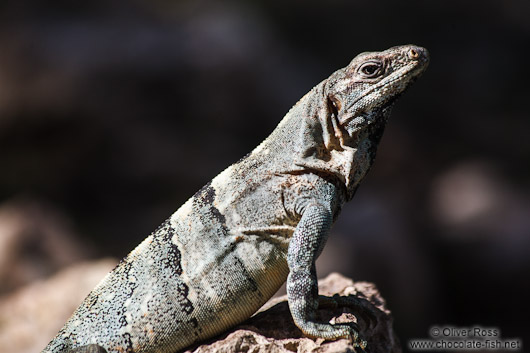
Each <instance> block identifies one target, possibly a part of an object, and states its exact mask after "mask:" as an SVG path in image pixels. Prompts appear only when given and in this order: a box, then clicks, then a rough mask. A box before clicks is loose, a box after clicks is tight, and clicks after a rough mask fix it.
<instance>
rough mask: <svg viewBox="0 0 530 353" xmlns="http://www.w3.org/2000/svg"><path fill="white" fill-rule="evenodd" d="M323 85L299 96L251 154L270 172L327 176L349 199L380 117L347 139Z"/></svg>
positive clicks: (370, 153)
mask: <svg viewBox="0 0 530 353" xmlns="http://www.w3.org/2000/svg"><path fill="white" fill-rule="evenodd" d="M325 85H326V81H323V82H321V83H320V84H318V85H317V86H315V87H314V88H313V89H312V90H311V91H310V92H309V93H307V94H306V95H305V96H304V97H302V99H300V101H299V102H298V103H297V104H296V105H295V106H293V108H291V110H290V111H289V112H288V113H287V115H286V116H285V117H284V118H283V119H282V121H281V122H280V124H279V125H278V126H277V128H276V129H275V130H274V131H273V132H272V133H271V135H269V137H268V138H267V139H265V141H263V142H262V143H261V144H260V145H259V146H258V147H257V148H256V149H254V151H252V153H251V154H252V155H254V156H255V158H254V159H255V160H262V161H270V170H274V172H275V173H279V174H282V173H301V172H310V173H318V174H324V175H329V176H330V177H331V178H333V179H334V180H337V181H338V182H340V183H342V184H343V186H344V187H345V188H346V190H347V197H348V199H350V198H351V197H353V194H354V193H355V190H356V189H357V186H358V185H359V183H360V182H361V181H362V179H363V178H364V176H365V175H366V173H367V172H368V170H369V168H370V166H371V165H372V162H373V160H374V157H375V150H376V147H377V143H378V141H379V138H380V136H381V134H382V130H383V129H384V125H385V122H386V119H378V118H375V119H373V118H372V119H371V120H373V121H375V122H376V123H374V124H372V125H371V126H369V127H368V128H366V129H363V130H361V131H355V134H354V135H355V136H353V137H352V136H351V132H348V131H347V129H346V128H344V127H341V126H339V124H338V121H337V118H336V116H335V115H334V112H333V110H332V109H331V107H330V104H329V102H328V98H327V95H326V93H325ZM388 112H389V110H388ZM388 112H385V115H386V116H387V115H388ZM346 136H347V137H346ZM267 164H269V163H267Z"/></svg>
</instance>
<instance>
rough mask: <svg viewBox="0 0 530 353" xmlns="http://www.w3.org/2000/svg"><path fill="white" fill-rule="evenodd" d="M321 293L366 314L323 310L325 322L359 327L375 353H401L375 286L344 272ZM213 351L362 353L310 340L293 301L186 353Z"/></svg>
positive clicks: (283, 300)
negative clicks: (355, 303)
mask: <svg viewBox="0 0 530 353" xmlns="http://www.w3.org/2000/svg"><path fill="white" fill-rule="evenodd" d="M319 293H320V294H321V295H325V296H333V295H335V294H339V295H341V296H354V297H356V298H358V299H360V302H361V306H362V308H361V310H354V311H351V310H350V309H349V308H341V307H338V308H334V309H323V310H319V313H320V314H321V319H323V320H330V321H331V322H332V323H333V322H336V323H339V322H340V323H353V324H354V325H357V326H358V328H359V330H360V334H361V337H363V338H364V339H366V340H367V342H368V348H367V350H368V351H369V352H371V353H380V352H385V353H399V352H401V347H400V344H399V340H398V339H397V337H396V336H395V334H394V331H393V328H392V321H393V319H392V316H391V315H390V311H389V310H388V309H387V308H386V306H385V301H384V299H383V298H382V297H381V295H380V294H379V291H378V290H377V289H376V287H375V285H374V284H372V283H367V282H357V283H354V282H353V281H352V280H351V279H349V278H346V277H344V276H342V275H340V274H338V273H332V274H330V275H329V276H328V277H326V278H325V279H323V280H320V281H319ZM191 352H193V353H207V352H252V353H264V352H274V353H276V352H278V353H280V352H300V353H301V352H319V353H323V352H326V353H327V352H362V350H361V349H359V348H357V350H356V349H355V348H354V347H353V346H352V345H351V343H350V341H349V340H347V339H341V340H337V341H333V342H325V341H323V340H321V339H318V340H314V339H311V338H307V337H304V336H303V335H302V333H301V331H300V330H299V329H298V328H297V327H296V326H295V325H294V323H293V320H292V319H291V314H290V312H289V307H288V305H287V296H282V297H278V298H273V299H271V300H269V302H267V303H266V304H265V305H264V306H263V307H262V308H261V309H260V311H259V312H258V313H257V314H255V315H254V316H253V317H252V318H250V319H249V320H247V321H245V322H244V323H243V324H242V325H239V326H237V327H236V328H234V329H233V330H231V331H230V332H228V333H225V334H224V335H222V336H219V337H216V338H214V339H213V340H211V341H210V342H208V343H206V344H202V345H200V346H197V347H193V348H192V349H191V350H188V351H186V353H191Z"/></svg>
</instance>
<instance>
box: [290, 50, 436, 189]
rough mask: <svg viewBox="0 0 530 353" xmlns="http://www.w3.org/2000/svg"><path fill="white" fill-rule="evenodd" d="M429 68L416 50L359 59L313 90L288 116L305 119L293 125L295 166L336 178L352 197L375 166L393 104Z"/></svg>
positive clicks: (425, 56)
mask: <svg viewBox="0 0 530 353" xmlns="http://www.w3.org/2000/svg"><path fill="white" fill-rule="evenodd" d="M428 63H429V54H428V52H427V50H426V49H424V48H421V47H418V46H415V45H404V46H399V47H393V48H390V49H388V50H385V51H381V52H371V53H362V54H359V55H358V56H356V57H355V58H354V59H353V60H352V61H351V63H350V64H349V65H348V66H346V67H345V68H343V69H340V70H338V71H336V72H334V73H333V74H332V75H331V76H330V77H329V78H328V79H326V80H324V81H323V82H321V83H320V84H319V85H317V86H315V88H314V89H313V90H312V92H310V93H309V94H308V95H306V96H305V97H304V98H302V99H301V100H300V102H299V103H298V104H297V105H296V106H295V107H293V109H292V112H290V114H288V117H289V119H291V117H294V118H295V119H296V118H297V117H304V118H303V119H299V120H296V121H299V122H300V124H301V126H300V129H299V131H300V134H299V135H298V136H299V139H297V140H295V141H294V142H293V143H294V144H295V148H294V150H295V151H297V159H296V160H295V164H296V165H297V166H298V167H300V168H303V169H309V170H317V171H319V172H322V173H327V174H332V175H334V176H336V177H337V178H338V179H339V180H340V181H341V182H342V183H344V184H345V186H346V187H347V190H348V195H349V197H352V196H353V193H354V192H355V189H356V187H357V185H358V184H359V183H360V182H361V180H362V179H363V178H364V176H365V175H366V173H367V172H368V170H369V169H370V166H371V165H372V163H373V161H374V158H375V154H376V150H377V145H378V143H379V140H380V139H381V136H382V134H383V131H384V128H385V125H386V121H387V119H388V117H389V115H390V111H391V108H392V105H393V103H394V102H395V101H396V99H397V98H398V97H399V96H400V95H401V94H402V93H403V92H404V91H405V90H406V89H407V88H408V87H409V86H410V85H411V84H412V83H413V82H414V81H415V80H416V79H417V78H418V77H419V76H420V75H421V74H422V73H423V72H424V71H425V69H426V68H427V65H428ZM282 129H283V127H282ZM282 129H280V131H281V130H282Z"/></svg>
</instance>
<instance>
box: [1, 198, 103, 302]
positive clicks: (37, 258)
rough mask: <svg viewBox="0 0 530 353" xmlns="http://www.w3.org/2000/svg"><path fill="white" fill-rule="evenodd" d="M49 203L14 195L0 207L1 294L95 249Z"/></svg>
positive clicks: (85, 255)
mask: <svg viewBox="0 0 530 353" xmlns="http://www.w3.org/2000/svg"><path fill="white" fill-rule="evenodd" d="M73 228H74V227H72V225H71V224H70V222H69V221H68V219H67V217H66V216H64V215H63V214H62V213H61V212H60V211H59V210H57V209H56V208H54V207H53V206H52V205H50V204H48V203H45V202H40V201H36V200H32V199H28V198H16V199H13V200H10V201H7V202H4V203H3V204H2V205H1V206H0V294H4V293H7V292H10V291H13V290H15V289H17V288H19V287H22V286H23V285H26V284H29V283H30V282H32V281H35V280H38V279H42V278H46V277H48V276H50V275H51V274H53V273H55V272H57V271H58V270H60V269H62V268H64V267H66V266H69V265H72V264H73V263H75V262H77V261H80V260H85V259H87V258H88V257H90V256H91V255H92V254H93V253H94V251H93V250H92V247H91V246H90V245H89V244H87V243H86V241H84V240H83V239H82V238H81V237H80V236H79V235H78V234H76V232H74V230H73Z"/></svg>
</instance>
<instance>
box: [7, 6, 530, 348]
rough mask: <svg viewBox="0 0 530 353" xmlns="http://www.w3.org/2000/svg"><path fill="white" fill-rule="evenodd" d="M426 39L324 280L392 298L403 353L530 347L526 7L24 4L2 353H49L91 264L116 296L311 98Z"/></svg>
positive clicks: (10, 47)
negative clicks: (503, 341) (334, 78)
mask: <svg viewBox="0 0 530 353" xmlns="http://www.w3.org/2000/svg"><path fill="white" fill-rule="evenodd" d="M409 43H414V44H417V45H421V46H425V47H426V48H428V49H429V51H430V53H431V64H430V67H429V69H428V70H427V72H426V74H425V75H424V76H423V77H422V78H421V79H420V80H418V82H417V83H416V84H415V85H414V86H413V87H412V88H411V89H410V90H409V91H408V92H407V93H406V94H405V95H404V96H403V97H402V98H401V100H400V101H399V102H398V103H397V104H396V106H395V108H394V113H393V115H392V117H391V119H390V122H389V124H388V126H387V130H386V132H385V136H384V138H383V140H382V142H381V144H380V147H379V150H378V157H377V160H376V163H375V165H374V167H373V168H372V170H371V172H370V174H369V176H368V177H367V179H366V180H365V181H364V183H363V185H362V186H361V187H360V189H359V190H358V192H357V194H356V197H355V198H354V199H353V201H351V202H350V203H349V204H348V205H347V206H346V207H345V208H344V210H343V214H342V215H341V217H339V220H338V222H337V223H336V225H335V227H334V228H333V233H332V235H331V237H330V239H329V242H328V245H327V247H326V249H325V251H324V253H323V254H322V256H321V258H320V259H319V262H318V273H319V276H320V277H323V276H325V275H327V274H328V273H330V272H332V271H339V272H341V273H343V274H345V275H347V276H350V277H352V278H353V279H354V280H365V281H370V282H374V283H375V284H376V285H377V286H378V288H379V289H380V291H381V293H382V295H383V297H384V298H386V300H387V304H388V306H389V308H390V309H391V310H392V312H393V314H394V317H395V329H396V332H397V334H398V336H399V338H400V339H401V341H402V343H403V345H404V348H405V349H406V343H407V340H408V339H410V338H426V337H428V334H429V328H430V327H431V326H433V325H451V326H457V327H469V326H473V325H480V326H485V327H496V328H498V329H500V331H501V336H502V338H520V339H522V340H523V341H526V342H527V344H530V336H529V334H528V332H529V329H530V324H529V322H528V316H529V314H530V301H529V298H530V283H529V280H528V278H529V274H530V178H529V176H530V163H529V161H530V119H529V118H530V114H529V110H528V104H529V101H530V85H529V83H528V82H529V79H530V65H528V61H529V59H528V58H529V56H528V55H530V2H529V1H527V0H511V1H455V0H448V1H443V2H434V1H421V0H412V1H406V2H404V1H390V0H384V1H354V0H350V1H346V0H331V1H327V2H323V1H314V0H310V1H307V0H306V1H298V0H292V1H283V2H280V1H260V0H255V1H242V0H240V1H236V0H234V1H225V2H216V1H187V0H180V1H173V2H171V1H165V0H155V1H149V2H148V1H144V2H141V1H121V0H120V1H113V2H107V1H101V0H93V1H90V2H75V3H73V2H71V1H53V2H41V1H35V0H23V1H16V2H15V1H4V2H2V3H0V347H3V348H5V347H10V348H9V349H8V350H6V352H8V351H9V352H25V351H28V352H30V351H38V350H39V349H42V348H43V347H44V345H45V344H46V343H47V342H48V340H49V339H50V338H51V337H52V336H53V335H54V334H55V333H56V331H57V329H58V328H59V327H60V326H62V324H63V323H64V318H59V319H55V317H54V315H56V314H57V311H58V310H59V309H57V307H59V308H61V309H62V311H65V313H63V315H66V316H65V317H67V316H68V315H69V313H70V311H71V310H72V309H68V306H67V305H66V304H65V301H67V300H71V298H73V294H71V293H72V292H74V291H76V290H78V291H80V292H81V293H80V294H78V295H79V296H80V297H79V299H75V300H73V301H74V304H72V305H73V307H75V306H76V303H77V302H78V301H79V300H81V298H82V297H84V295H86V294H87V292H88V290H90V289H91V287H92V286H93V283H92V282H90V281H89V280H88V277H90V276H89V275H88V272H87V271H88V270H87V269H86V267H79V266H80V265H79V262H80V261H89V260H95V259H99V258H107V260H103V261H106V262H104V263H102V262H101V261H100V262H97V263H98V264H99V265H101V269H100V270H99V271H100V272H101V274H99V273H98V275H95V279H94V280H93V281H95V282H97V281H98V280H99V278H101V277H102V276H103V274H104V273H105V272H106V271H107V270H108V268H110V267H112V266H113V265H114V264H115V261H116V260H112V258H115V259H117V258H121V257H123V256H124V255H126V254H127V253H128V252H129V251H130V250H131V249H132V248H133V247H134V246H135V245H136V244H138V243H139V242H140V241H141V240H142V239H143V238H144V237H145V236H146V235H147V234H149V233H150V232H151V231H152V230H153V229H155V228H156V226H157V225H158V224H160V223H161V222H162V221H163V220H164V219H166V218H167V217H168V216H169V215H170V214H171V213H172V212H173V211H175V210H176V209H177V208H178V207H179V206H180V205H181V204H182V203H183V202H184V201H186V199H188V198H189V197H190V196H191V195H193V194H194V193H195V191H196V190H198V189H199V188H200V187H201V186H202V185H204V184H205V183H206V182H208V181H209V180H210V179H211V178H213V177H214V176H215V175H216V174H218V173H219V172H220V171H222V170H223V169H224V168H225V167H227V166H228V165H230V164H231V163H233V162H236V161H237V160H238V159H239V158H241V157H242V156H243V155H245V154H246V153H247V152H249V151H250V150H251V149H253V148H254V147H255V146H256V145H257V144H259V143H260V142H261V141H262V140H263V139H264V138H265V137H266V136H267V135H268V134H269V133H270V132H271V131H272V130H273V128H274V127H275V126H276V125H277V123H278V122H279V121H280V119H281V118H282V117H283V115H284V114H285V113H286V112H287V111H288V109H289V108H290V107H291V106H292V105H293V104H294V103H296V102H297V101H298V99H299V98H301V97H302V95H304V94H305V93H306V92H307V91H309V90H310V89H311V87H313V86H314V85H316V84H317V83H318V82H320V81H321V80H323V79H325V78H326V77H327V76H328V75H329V74H331V73H332V72H333V71H335V70H336V69H338V68H341V67H343V66H346V65H347V64H348V63H349V61H350V60H351V59H352V58H353V57H354V56H355V55H356V54H358V53H360V52H363V51H372V50H383V49H386V48H388V47H390V46H394V45H400V44H409ZM109 257H110V258H111V259H108V258H109ZM87 264H89V262H83V266H85V265H86V266H88V265H87ZM76 266H77V267H76ZM73 268H77V269H80V270H79V271H78V272H68V273H67V274H65V273H66V272H64V271H73V270H72V269H73ZM61 276H62V277H61ZM68 276H70V277H68ZM50 279H53V280H54V281H55V282H53V285H52V286H51V287H46V283H47V282H46V281H50ZM61 279H62V282H61ZM86 281H88V282H87V283H86V284H85V282H86ZM95 282H94V283H95ZM61 283H62V285H61ZM68 286H70V287H68ZM84 286H85V287H86V288H85V287H84ZM47 295H48V296H51V297H53V296H55V297H54V298H55V299H53V300H55V301H53V300H52V299H43V298H44V297H46V296H47ZM57 295H61V296H62V297H59V299H57ZM46 300H49V301H46ZM76 300H77V302H76ZM52 303H55V304H52ZM53 305H56V306H55V307H54V306H53ZM17 310H18V311H17ZM32 310H33V311H32ZM43 310H44V312H43ZM45 310H48V311H47V312H46V311H45ZM69 310H70V311H69ZM36 321H39V322H38V323H36ZM39 325H40V326H39ZM46 330H48V331H46ZM39 335H41V336H43V337H37V336H39ZM35 342H37V343H35ZM3 348H0V350H2V349H3Z"/></svg>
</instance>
